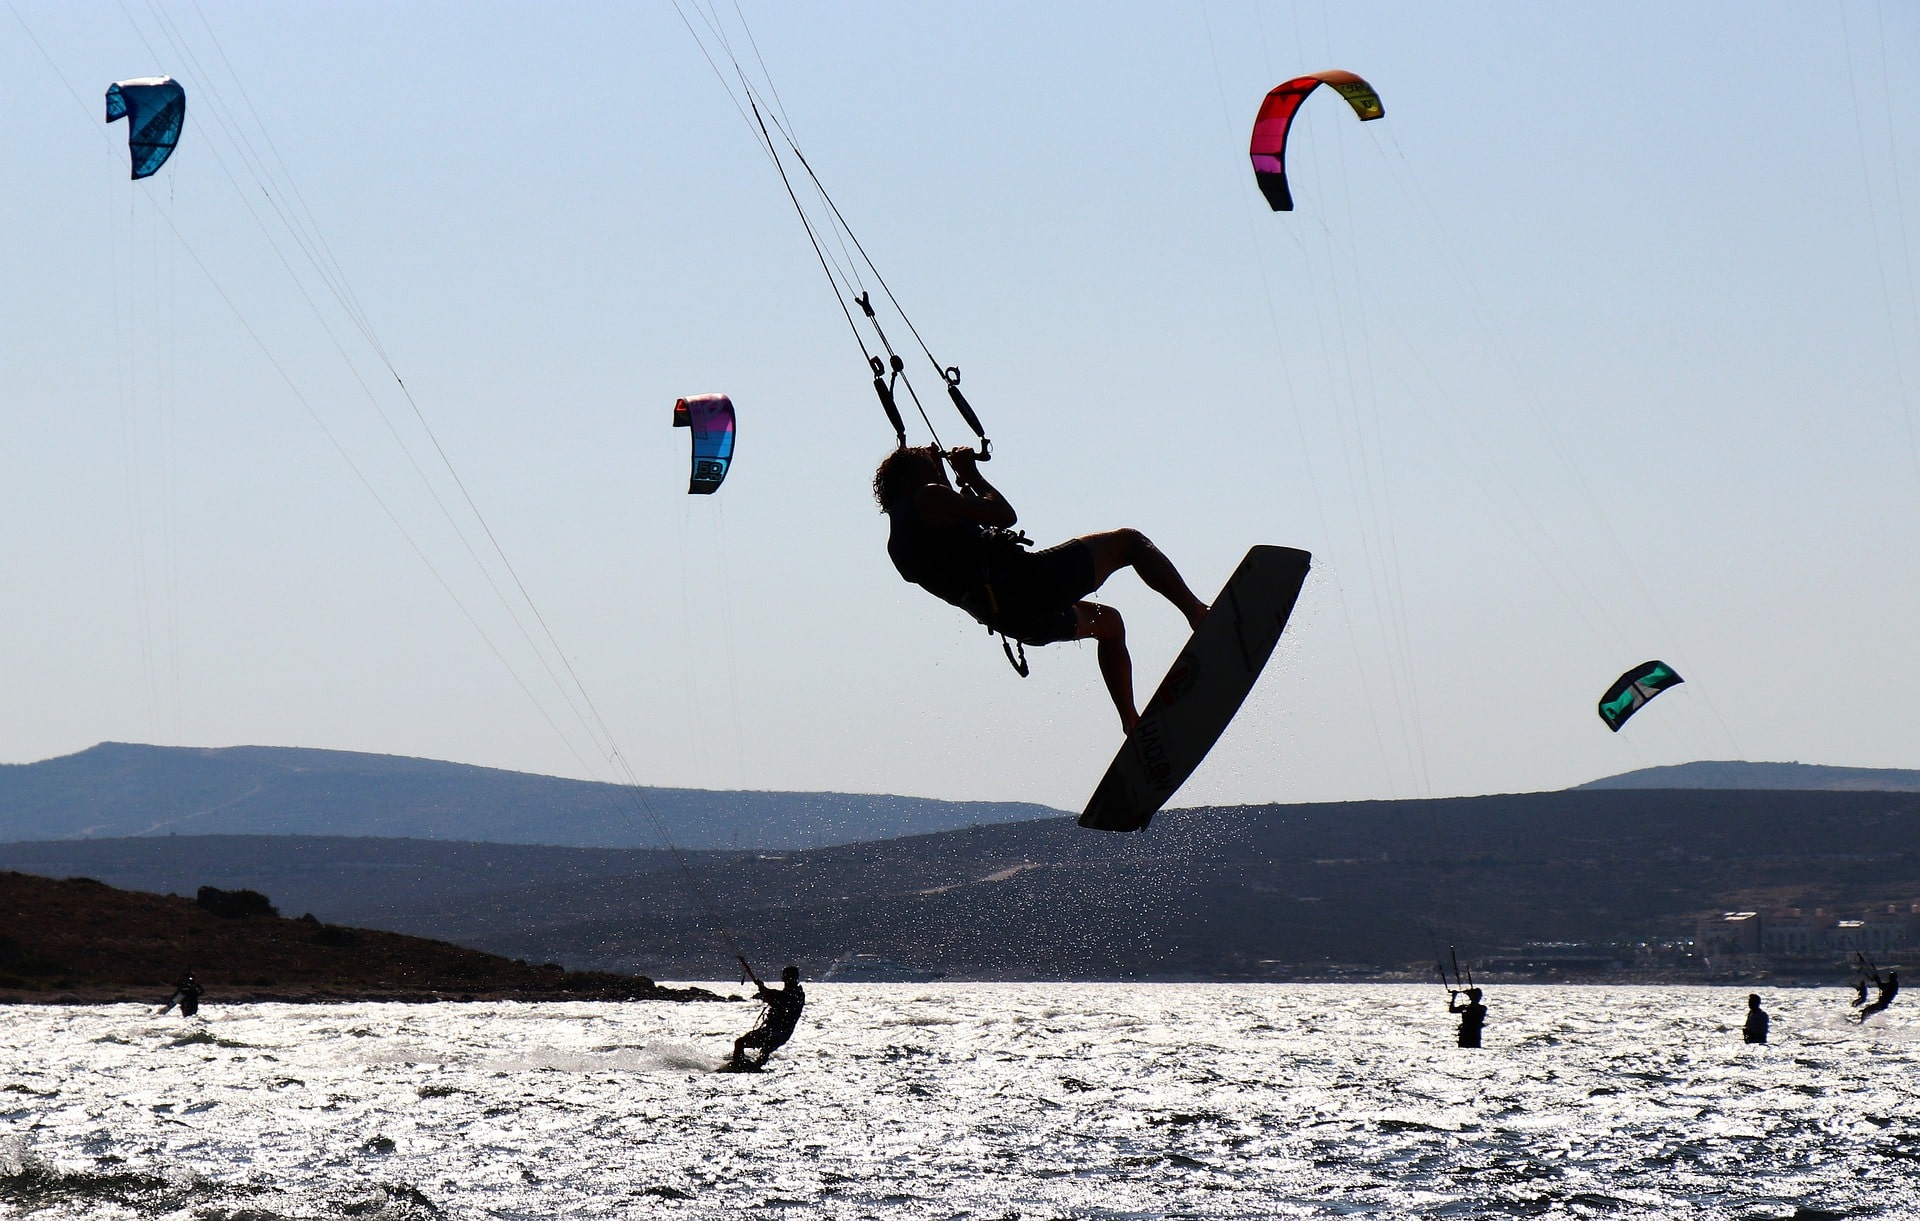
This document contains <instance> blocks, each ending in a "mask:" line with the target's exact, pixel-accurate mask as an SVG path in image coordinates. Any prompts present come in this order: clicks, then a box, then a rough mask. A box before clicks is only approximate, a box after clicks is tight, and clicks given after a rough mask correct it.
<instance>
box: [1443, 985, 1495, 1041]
mask: <svg viewBox="0 0 1920 1221" xmlns="http://www.w3.org/2000/svg"><path fill="white" fill-rule="evenodd" d="M1461 995H1462V993H1459V992H1456V991H1455V990H1453V989H1452V988H1449V989H1447V1012H1448V1013H1457V1014H1459V1015H1460V1046H1462V1047H1478V1046H1480V1031H1481V1030H1482V1029H1483V1028H1485V1026H1486V1024H1487V1007H1486V1006H1485V1005H1483V1004H1481V1003H1480V989H1478V988H1468V989H1467V990H1466V992H1465V994H1464V995H1465V996H1466V998H1467V1003H1466V1004H1464V1005H1463V1004H1461V1003H1460V997H1461Z"/></svg>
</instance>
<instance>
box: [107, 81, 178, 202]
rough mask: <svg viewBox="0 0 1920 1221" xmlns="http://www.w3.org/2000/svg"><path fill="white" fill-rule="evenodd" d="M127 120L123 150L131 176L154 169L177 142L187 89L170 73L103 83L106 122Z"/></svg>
mask: <svg viewBox="0 0 1920 1221" xmlns="http://www.w3.org/2000/svg"><path fill="white" fill-rule="evenodd" d="M115 119H125V120H126V121H127V151H128V152H130V153H132V154H133V176H134V177H135V178H145V177H147V176H149V175H151V174H154V173H157V172H158V171H159V169H160V167H161V166H163V165H165V164H166V163H167V158H168V157H171V156H173V146H174V145H176V144H178V143H180V128H181V127H182V126H184V125H185V124H186V121H187V91H186V90H185V89H182V88H181V87H180V82H178V81H176V80H174V79H173V78H172V77H170V76H142V77H139V78H137V79H134V80H130V81H117V82H115V83H114V84H111V85H108V86H107V122H109V123H111V122H113V121H114V120H115Z"/></svg>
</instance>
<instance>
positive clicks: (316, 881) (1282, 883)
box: [0, 789, 1920, 979]
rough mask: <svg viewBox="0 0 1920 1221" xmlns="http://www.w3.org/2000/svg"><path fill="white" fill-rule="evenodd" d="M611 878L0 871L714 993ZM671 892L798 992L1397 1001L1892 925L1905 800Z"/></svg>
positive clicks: (1538, 809)
mask: <svg viewBox="0 0 1920 1221" xmlns="http://www.w3.org/2000/svg"><path fill="white" fill-rule="evenodd" d="M631 862H632V863H633V864H635V865H637V866H638V867H639V868H640V869H641V870H642V871H641V872H633V873H622V872H620V871H619V870H620V869H621V867H622V855H621V854H617V853H608V852H594V851H586V850H578V849H546V848H532V847H525V846H515V845H499V844H435V843H423V842H419V841H414V842H412V843H408V844H398V845H396V844H385V845H383V844H379V843H375V842H370V841H314V840H293V839H268V838H263V839H247V840H241V839H226V840H220V839H199V838H189V837H186V836H181V837H179V838H178V839H171V840H169V839H166V838H160V839H138V840H117V841H93V842H77V841H69V842H66V843H61V844H13V845H0V867H6V868H15V869H36V870H43V871H50V872H60V873H64V872H88V873H94V874H96V875H97V876H103V877H112V878H115V879H129V880H131V879H136V878H140V877H146V878H150V879H155V880H158V879H161V878H162V877H164V878H165V879H167V884H168V885H169V886H177V887H179V888H181V889H183V890H184V889H187V888H188V887H189V886H191V885H192V884H194V882H195V880H196V879H209V880H210V879H213V878H219V879H222V880H220V881H217V882H215V883H214V884H216V885H221V886H225V887H237V886H245V887H249V888H254V889H260V890H263V891H265V892H266V893H267V894H269V895H271V896H272V897H273V898H275V899H276V900H278V901H280V902H282V904H283V906H285V908H286V910H289V911H293V910H299V908H301V907H305V906H306V905H307V904H309V903H311V904H312V906H313V909H314V910H315V912H316V914H321V915H323V916H324V918H326V919H328V920H331V921H337V922H340V923H352V924H360V925H366V926H373V927H379V928H390V929H395V930H401V931H406V932H411V933H416V934H420V935H424V936H431V937H437V938H442V939H445V940H449V941H454V942H457V943H459V944H462V945H472V946H477V947H481V948H484V949H488V950H492V951H494V952H496V953H500V954H505V955H508V956H511V957H515V958H527V959H530V960H534V961H547V960H552V961H556V962H562V963H566V964H568V965H573V966H585V967H599V968H605V969H612V970H644V971H646V972H648V973H649V974H652V975H655V976H662V977H666V978H674V979H711V978H714V977H716V976H720V977H722V978H725V977H727V975H726V973H727V972H728V971H729V970H730V969H731V965H730V964H731V953H732V950H731V948H730V946H729V944H728V942H727V940H726V939H725V938H723V937H721V936H720V935H719V934H717V933H716V931H715V930H714V928H713V926H712V921H711V920H710V919H709V917H708V915H707V913H706V911H705V910H703V905H702V904H701V903H700V902H698V901H696V900H695V899H694V898H693V897H692V890H691V888H690V887H689V886H688V884H687V881H686V879H685V878H684V877H683V876H682V875H681V873H680V871H679V869H678V868H677V867H673V868H663V867H662V862H661V861H660V860H659V858H658V857H657V856H653V855H650V854H634V855H633V857H632V858H631ZM687 865H688V868H689V870H690V871H691V872H692V874H693V876H694V879H695V880H696V882H697V884H698V886H699V889H700V890H701V891H702V892H703V893H704V894H705V895H706V896H708V898H710V900H711V902H712V906H713V908H714V909H715V910H717V911H718V912H720V913H722V915H723V916H724V918H725V921H726V923H727V925H728V926H729V931H730V932H731V934H732V936H733V938H734V939H735V940H737V942H738V943H739V945H740V947H741V948H742V949H744V951H745V952H746V953H747V954H748V955H749V956H750V957H751V958H753V959H754V960H755V961H756V962H764V963H768V964H773V963H778V962H784V961H787V960H792V961H794V962H796V963H797V964H799V965H800V966H801V968H802V969H803V971H805V972H806V973H807V974H808V975H809V976H814V975H817V974H819V973H821V972H822V971H824V970H825V969H826V968H827V967H828V966H829V965H830V964H831V963H833V962H834V961H835V960H836V959H838V958H841V957H843V956H847V955H852V954H869V955H877V956H879V957H881V958H884V959H888V960H891V961H892V962H895V963H898V964H900V965H902V966H905V967H910V968H920V969H925V970H931V971H939V972H943V973H944V974H946V975H948V976H949V977H953V978H1016V979H1073V978H1125V977H1131V978H1209V979H1210V978H1264V977H1269V976H1273V975H1288V974H1313V973H1316V972H1324V971H1326V970H1327V969H1329V968H1330V967H1333V966H1336V965H1343V964H1344V965H1350V966H1354V967H1359V968H1367V969H1376V970H1377V969H1394V970H1411V971H1412V972H1413V973H1414V974H1416V975H1420V974H1423V973H1426V972H1430V971H1431V969H1432V967H1431V964H1432V962H1433V960H1434V957H1435V956H1436V955H1437V954H1438V953H1440V952H1441V951H1443V950H1444V947H1446V946H1448V945H1457V946H1458V947H1459V949H1460V953H1461V955H1462V956H1463V957H1468V958H1470V959H1473V960H1475V961H1479V962H1485V961H1486V960H1487V959H1488V958H1491V957H1493V956H1495V955H1498V954H1502V953H1508V952H1519V951H1522V950H1524V948H1525V947H1526V946H1528V944H1529V943H1561V944H1562V945H1563V946H1564V945H1565V943H1575V942H1578V943H1587V944H1588V945H1589V946H1593V947H1599V948H1602V949H1605V948H1606V947H1615V948H1618V947H1628V948H1626V949H1625V950H1622V951H1620V952H1622V953H1624V954H1626V956H1628V957H1630V958H1631V957H1633V956H1634V954H1635V951H1634V950H1633V949H1632V948H1631V947H1633V946H1635V945H1637V944H1639V943H1643V942H1644V943H1649V944H1657V943H1660V942H1669V943H1670V942H1674V941H1682V940H1685V939H1687V938H1689V937H1690V936H1691V935H1692V931H1693V926H1694V922H1695V920H1696V919H1697V918H1698V917H1700V916H1702V915H1705V914H1709V913H1714V912H1719V911H1724V910H1729V909H1754V908H1764V907H1771V906H1778V905H1799V906H1805V907H1808V908H1812V907H1817V906H1823V907H1826V908H1828V909H1830V910H1836V911H1841V912H1848V913H1864V912H1865V911H1867V910H1869V909H1874V910H1884V907H1885V905H1887V904H1890V903H1892V904H1898V905H1900V906H1901V907H1902V908H1903V909H1904V908H1905V907H1906V906H1907V905H1908V904H1910V903H1912V902H1914V901H1915V900H1920V795H1914V794H1898V793H1827V792H1800V793H1795V792H1711V791H1698V790H1693V791H1688V790H1672V789H1669V790H1656V791H1647V790H1624V791H1619V790H1617V791H1596V792H1579V793H1535V794H1522V795H1513V796H1500V797H1474V798H1455V799H1450V800H1439V801H1383V802H1346V803H1330V804H1325V805H1308V806H1259V807H1242V808H1235V809H1212V810H1193V811H1186V810H1183V811H1174V812H1172V813H1169V814H1167V815H1164V816H1162V817H1160V818H1157V819H1155V821H1154V824H1153V826H1152V827H1150V828H1149V829H1148V830H1147V831H1145V832H1143V833H1141V834H1138V835H1109V834H1103V833H1099V832H1092V831H1084V830H1081V829H1080V828H1079V827H1077V826H1075V825H1074V822H1073V820H1072V819H1071V818H1065V817H1062V818H1052V819H1045V820H1040V821H1034V822H1024V823H1014V824H1006V825H1001V826H992V827H978V828H972V829H969V830H964V831H950V832H943V833H940V834H936V835H923V836H914V837H909V838H903V839H894V840H887V841H881V842H872V843H862V844H853V845H844V846H839V847H832V848H823V849H815V850H809V851H804V852H791V853H769V852H760V853H728V852H707V853H695V854H689V855H688V857H687ZM142 871H146V872H144V873H143V872H142ZM328 886H333V887H336V891H335V893H336V895H337V899H336V900H333V901H326V899H325V895H324V893H323V891H324V889H325V888H326V887H328ZM295 894H298V895H303V896H305V897H303V898H302V899H301V900H300V903H299V905H298V906H297V907H296V906H295V905H292V904H290V903H289V902H288V896H290V895H295ZM1668 965H1669V966H1670V965H1671V956H1670V957H1669V963H1668ZM1902 965H1903V966H1904V965H1905V964H1902ZM1651 969H1654V970H1662V969H1666V968H1665V967H1662V966H1660V965H1659V964H1656V965H1655V967H1654V968H1651Z"/></svg>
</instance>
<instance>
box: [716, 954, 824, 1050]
mask: <svg viewBox="0 0 1920 1221" xmlns="http://www.w3.org/2000/svg"><path fill="white" fill-rule="evenodd" d="M740 969H741V970H742V971H745V972H746V973H747V978H749V979H751V980H752V981H753V988H754V992H753V998H754V999H755V1000H757V1001H759V1002H761V1003H762V1004H764V1005H765V1006H766V1007H767V1009H766V1012H765V1013H764V1014H763V1015H761V1018H760V1024H759V1025H757V1026H755V1027H754V1028H753V1029H752V1030H749V1031H747V1033H745V1034H743V1035H741V1036H740V1037H739V1038H737V1039H735V1040H734V1041H733V1059H732V1060H731V1061H729V1064H730V1065H731V1067H733V1068H735V1069H761V1068H765V1067H766V1065H767V1061H768V1060H770V1059H771V1058H772V1057H773V1053H774V1052H775V1051H776V1050H778V1049H779V1048H780V1047H782V1046H784V1045H785V1044H786V1041H787V1040H788V1039H791V1038H792V1037H793V1030H794V1027H796V1026H798V1025H799V1024H800V1011H801V1010H802V1009H804V1008H806V1006H807V993H806V990H805V989H803V988H801V986H800V970H799V968H798V967H793V966H789V967H787V968H786V969H784V970H783V971H781V972H780V988H779V990H778V991H775V990H774V989H772V988H769V987H767V985H766V984H764V983H762V982H761V981H760V977H759V976H758V975H755V974H754V973H753V968H752V967H750V966H748V965H747V960H746V959H745V958H742V959H741V960H740ZM749 1047H757V1048H759V1049H760V1058H759V1059H758V1060H749V1059H748V1058H747V1048H749Z"/></svg>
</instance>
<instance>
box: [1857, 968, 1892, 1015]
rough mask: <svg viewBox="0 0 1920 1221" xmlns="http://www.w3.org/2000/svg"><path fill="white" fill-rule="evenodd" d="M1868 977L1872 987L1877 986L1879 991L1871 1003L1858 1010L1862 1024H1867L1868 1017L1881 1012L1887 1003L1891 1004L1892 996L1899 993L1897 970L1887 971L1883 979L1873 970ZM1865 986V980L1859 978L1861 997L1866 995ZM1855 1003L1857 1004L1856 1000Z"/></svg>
mask: <svg viewBox="0 0 1920 1221" xmlns="http://www.w3.org/2000/svg"><path fill="white" fill-rule="evenodd" d="M1870 978H1872V980H1873V984H1874V987H1876V988H1878V989H1879V992H1878V993H1876V994H1875V996H1874V998H1873V1003H1872V1004H1871V1005H1868V1006H1867V1007H1866V1008H1865V1009H1862V1010H1861V1011H1860V1024H1861V1025H1862V1026H1864V1025H1866V1024H1867V1019H1868V1018H1870V1017H1872V1016H1873V1015H1874V1014H1876V1013H1879V1012H1881V1011H1882V1010H1884V1009H1885V1008H1886V1007H1887V1006H1888V1005H1891V1004H1893V998H1894V997H1896V996H1898V995H1900V973H1899V972H1898V971H1888V972H1887V976H1886V978H1885V979H1882V978H1880V972H1878V971H1875V972H1874V973H1873V975H1872V976H1871V977H1870ZM1866 986H1867V981H1866V980H1864V979H1863V980H1861V981H1860V994H1861V996H1862V997H1865V995H1866ZM1855 1003H1856V1004H1857V1003H1858V1002H1855Z"/></svg>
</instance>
